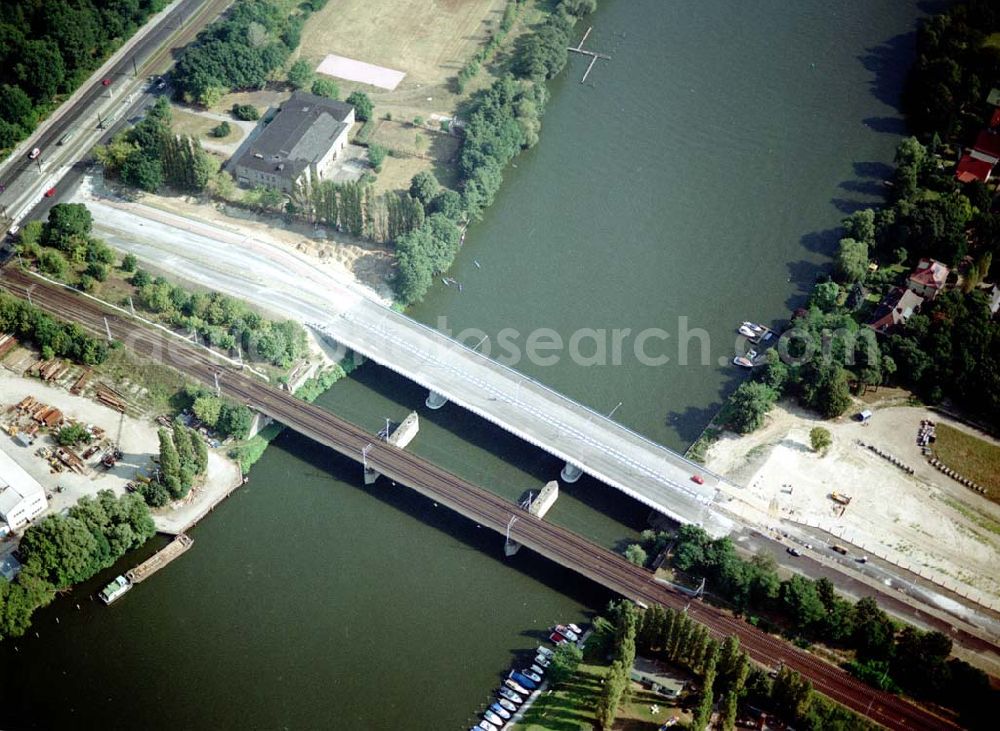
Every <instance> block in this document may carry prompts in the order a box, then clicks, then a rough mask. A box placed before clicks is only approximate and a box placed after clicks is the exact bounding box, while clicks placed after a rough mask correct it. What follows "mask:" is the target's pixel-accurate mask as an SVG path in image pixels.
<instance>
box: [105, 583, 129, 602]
mask: <svg viewBox="0 0 1000 731" xmlns="http://www.w3.org/2000/svg"><path fill="white" fill-rule="evenodd" d="M131 588H132V582H131V581H129V580H128V579H126V578H125V577H124V576H119V577H118V578H116V579H115V580H114V581H112V582H111V583H110V584H108V585H107V586H105V587H104V588H103V589H101V601H102V602H104V603H105V604H111V603H112V602H115V601H117V600H118V599H121V597H122V596H124V595H125V594H126V593H127V592H128V591H129V590H130V589H131Z"/></svg>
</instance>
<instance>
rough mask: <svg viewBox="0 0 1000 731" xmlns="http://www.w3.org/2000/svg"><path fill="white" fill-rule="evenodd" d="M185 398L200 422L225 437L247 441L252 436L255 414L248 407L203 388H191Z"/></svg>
mask: <svg viewBox="0 0 1000 731" xmlns="http://www.w3.org/2000/svg"><path fill="white" fill-rule="evenodd" d="M185 396H186V400H187V402H188V407H189V408H190V409H191V412H192V413H193V414H194V415H195V416H196V417H197V418H198V420H199V421H201V422H202V423H203V424H205V425H206V426H207V427H209V428H210V429H214V430H215V431H217V432H218V433H219V434H220V435H222V436H223V437H230V436H231V437H234V438H235V439H246V438H247V436H248V435H249V434H250V427H251V426H252V425H253V412H252V411H251V410H250V409H249V407H247V406H246V405H244V404H237V403H233V402H232V401H229V400H228V399H224V398H220V397H218V396H216V395H215V394H214V393H212V392H211V391H209V390H208V389H205V388H202V387H192V388H189V389H188V390H187V392H186V394H185Z"/></svg>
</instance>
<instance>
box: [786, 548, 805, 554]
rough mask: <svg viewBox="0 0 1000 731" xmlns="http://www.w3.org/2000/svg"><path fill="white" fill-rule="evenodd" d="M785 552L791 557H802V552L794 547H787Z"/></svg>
mask: <svg viewBox="0 0 1000 731" xmlns="http://www.w3.org/2000/svg"><path fill="white" fill-rule="evenodd" d="M785 550H786V551H788V552H789V553H790V554H792V555H793V556H801V555H802V551H800V550H799V549H797V548H795V547H794V546H789V547H788V548H786V549H785Z"/></svg>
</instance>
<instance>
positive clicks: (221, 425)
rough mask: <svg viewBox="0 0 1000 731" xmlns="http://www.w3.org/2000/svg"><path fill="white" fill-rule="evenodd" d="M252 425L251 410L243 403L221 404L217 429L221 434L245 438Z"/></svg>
mask: <svg viewBox="0 0 1000 731" xmlns="http://www.w3.org/2000/svg"><path fill="white" fill-rule="evenodd" d="M252 425H253V412H252V411H250V409H249V408H247V407H246V406H244V405H243V404H228V403H227V404H223V406H222V410H221V412H220V413H219V421H218V423H217V426H218V429H219V431H220V432H222V433H223V434H226V435H229V436H232V437H235V438H236V439H246V438H247V436H248V435H249V434H250V427H251V426H252Z"/></svg>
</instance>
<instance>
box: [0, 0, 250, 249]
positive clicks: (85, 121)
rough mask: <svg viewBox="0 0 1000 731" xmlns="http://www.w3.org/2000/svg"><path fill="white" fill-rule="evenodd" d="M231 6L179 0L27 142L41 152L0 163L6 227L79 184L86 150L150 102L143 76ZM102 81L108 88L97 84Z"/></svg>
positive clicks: (160, 67) (215, 0)
mask: <svg viewBox="0 0 1000 731" xmlns="http://www.w3.org/2000/svg"><path fill="white" fill-rule="evenodd" d="M231 1H232V0H180V2H179V3H178V4H177V6H176V7H175V8H174V9H173V10H172V11H171V12H170V13H168V14H167V15H165V16H164V17H163V18H162V19H161V21H160V22H159V23H158V24H157V25H156V26H155V27H153V28H152V29H151V30H149V31H148V32H147V33H146V35H145V36H144V37H142V38H141V39H140V40H139V41H138V42H137V43H136V45H135V46H134V47H133V48H132V49H131V51H130V52H129V53H128V54H126V55H125V56H124V57H123V58H122V59H120V60H119V61H118V62H117V63H115V64H114V65H113V66H112V67H111V70H110V71H108V72H106V73H102V74H100V75H97V74H95V76H93V77H91V79H89V80H88V81H87V82H85V84H86V86H87V87H88V88H87V90H86V91H84V92H83V94H81V95H80V96H79V98H77V99H75V100H74V101H71V102H70V103H69V104H68V105H64V106H63V107H61V108H60V109H59V110H57V111H56V112H55V113H54V117H53V120H54V121H53V122H52V123H51V124H50V125H49V126H48V127H47V128H46V129H44V131H42V132H40V133H36V135H35V136H34V137H33V138H32V139H31V140H30V142H29V146H28V149H29V150H30V149H31V148H34V147H37V148H38V149H40V150H41V154H40V155H39V156H38V157H37V158H36V159H34V160H29V159H28V158H27V156H26V155H19V156H17V157H12V158H10V159H8V160H7V161H6V162H4V163H3V164H0V186H2V187H3V192H2V193H0V216H3V217H4V218H5V219H7V222H8V225H9V220H10V219H17V220H28V219H30V218H38V217H41V216H44V215H46V214H47V212H48V209H49V208H51V207H52V205H54V204H55V203H57V202H58V201H59V191H60V190H62V189H68V188H70V187H72V185H73V184H75V182H76V180H78V179H79V176H80V174H81V168H80V163H81V162H82V161H84V160H85V159H86V157H87V155H88V154H89V150H90V148H91V146H92V145H93V144H95V142H97V141H100V142H104V141H106V140H107V139H109V138H110V137H111V135H112V134H114V133H115V132H116V131H118V130H119V129H121V128H122V127H124V126H125V125H126V124H127V123H128V120H129V119H130V118H132V117H133V116H135V114H136V113H137V112H138V110H140V109H141V108H142V107H143V106H145V105H148V104H149V103H150V101H151V99H152V95H151V94H150V93H149V91H148V88H147V87H148V86H149V83H148V82H147V81H146V80H145V76H146V75H149V74H153V73H161V72H163V71H165V70H166V69H167V68H168V67H169V66H170V65H171V64H172V63H173V61H172V55H173V53H174V52H175V51H176V50H178V49H180V48H182V47H183V46H185V45H187V44H188V43H189V42H190V41H191V40H192V39H193V38H194V37H195V35H197V33H198V32H199V31H200V30H201V29H202V28H204V26H205V25H207V24H208V23H209V22H211V21H212V20H213V19H215V18H216V17H217V16H218V15H219V13H221V12H222V11H223V10H224V9H225V8H226V7H227V6H228V5H229V3H230V2H231ZM139 32H140V33H141V32H142V30H140V31H139ZM105 79H106V80H108V81H109V84H108V86H105V85H104V84H103V83H102V82H103V81H104V80H105ZM109 113H110V114H112V115H113V117H114V119H115V121H114V123H112V124H110V125H106V126H107V130H106V131H105V132H104V133H103V134H102V133H101V127H100V122H101V121H102V120H103V119H105V118H106V116H107V114H109ZM69 132H72V133H73V134H72V136H71V138H70V139H69V140H67V141H66V142H65V143H64V144H62V145H60V144H59V140H60V139H62V138H63V136H64V135H66V134H67V133H69ZM97 135H100V136H99V137H98V136H97ZM67 175H68V176H69V177H65V176H67ZM50 188H55V190H56V194H55V195H54V196H52V197H45V196H44V192H45V191H46V190H49V189H50ZM5 230H6V229H5Z"/></svg>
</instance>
